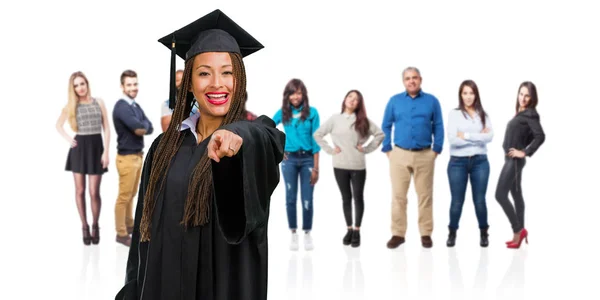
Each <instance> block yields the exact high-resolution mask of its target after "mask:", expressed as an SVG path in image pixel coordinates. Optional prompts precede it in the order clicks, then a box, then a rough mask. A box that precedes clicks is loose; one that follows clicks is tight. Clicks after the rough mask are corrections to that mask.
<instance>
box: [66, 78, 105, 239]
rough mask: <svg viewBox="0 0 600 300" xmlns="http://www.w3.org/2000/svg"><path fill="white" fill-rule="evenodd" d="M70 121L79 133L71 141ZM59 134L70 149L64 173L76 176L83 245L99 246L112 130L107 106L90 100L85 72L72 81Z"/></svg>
mask: <svg viewBox="0 0 600 300" xmlns="http://www.w3.org/2000/svg"><path fill="white" fill-rule="evenodd" d="M67 121H68V122H69V125H70V127H71V129H72V130H73V131H74V132H75V133H76V134H75V136H74V137H70V136H69V135H68V134H67V133H66V132H65V130H64V128H63V127H64V125H65V122H67ZM56 130H58V132H59V133H60V135H62V136H63V138H64V139H65V140H66V141H67V142H68V143H69V144H70V146H71V148H70V149H69V154H68V156H67V164H66V167H65V169H66V170H67V171H71V172H73V178H74V180H75V200H76V203H77V210H78V211H79V218H80V219H81V225H82V229H83V243H84V244H85V245H90V244H91V243H93V244H95V245H96V244H98V243H99V242H100V228H99V226H98V220H99V219H100V207H101V206H102V202H101V200H100V181H101V180H102V175H103V174H104V173H105V172H107V171H108V169H107V167H108V147H109V143H110V127H109V125H108V115H107V114H106V107H105V106H104V102H103V101H102V100H101V99H99V98H94V97H92V96H91V91H90V86H89V81H88V79H87V77H86V76H85V75H84V74H83V73H82V72H75V73H73V74H71V77H70V78H69V98H68V102H67V106H65V108H63V110H62V113H61V114H60V117H59V118H58V121H57V122H56ZM102 133H104V144H103V141H102ZM86 175H87V176H88V182H89V193H90V198H91V199H90V200H91V201H90V202H91V204H92V217H93V221H92V232H91V233H90V226H89V224H88V221H87V213H86V204H85V183H86V180H85V176H86Z"/></svg>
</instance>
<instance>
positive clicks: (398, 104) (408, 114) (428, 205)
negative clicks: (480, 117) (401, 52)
mask: <svg viewBox="0 0 600 300" xmlns="http://www.w3.org/2000/svg"><path fill="white" fill-rule="evenodd" d="M402 81H403V83H404V87H405V88H406V91H404V92H402V93H400V94H397V95H394V96H392V98H391V99H390V100H389V102H388V104H387V106H386V108H385V113H384V116H383V123H382V126H381V129H382V130H383V132H384V133H385V139H384V140H383V147H382V151H383V152H385V153H386V154H387V156H388V158H389V161H390V176H391V180H392V194H393V195H392V226H391V230H392V238H391V239H390V240H389V242H388V243H387V246H388V248H390V249H393V248H396V247H398V246H400V245H401V244H402V243H404V236H405V234H406V206H407V205H406V204H407V193H408V188H409V186H410V179H411V177H412V176H413V175H414V181H415V189H416V191H417V195H418V198H419V231H420V233H421V244H422V245H423V247H425V248H430V247H432V246H433V242H432V241H431V233H432V231H433V174H434V167H435V159H436V157H437V156H438V155H439V154H440V153H441V152H442V147H443V144H444V124H443V119H442V110H441V107H440V102H439V101H438V99H437V98H436V97H435V96H433V95H431V94H427V93H425V92H423V91H422V90H421V81H422V78H421V73H420V72H419V70H418V69H417V68H415V67H409V68H406V69H405V70H404V71H403V72H402ZM392 127H393V128H394V135H393V138H392V134H391V133H392Z"/></svg>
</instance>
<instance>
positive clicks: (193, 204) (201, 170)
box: [140, 53, 246, 242]
mask: <svg viewBox="0 0 600 300" xmlns="http://www.w3.org/2000/svg"><path fill="white" fill-rule="evenodd" d="M229 55H230V57H231V63H232V67H233V76H234V88H233V97H232V100H231V101H232V102H231V104H230V106H229V111H228V112H227V114H226V115H225V118H224V119H223V122H222V123H221V125H225V124H230V123H233V122H236V121H240V120H243V119H244V105H245V103H244V94H245V93H246V70H245V67H244V62H243V60H242V57H241V56H240V55H239V54H237V53H229ZM193 64H194V57H192V58H189V59H188V60H187V61H186V63H185V69H184V72H183V79H182V82H181V85H180V87H179V90H178V92H177V102H176V103H175V110H174V111H173V117H172V119H171V123H170V124H169V128H167V130H166V132H165V133H164V135H163V137H162V139H161V140H160V142H159V143H158V146H157V149H156V152H155V153H154V156H153V157H152V161H153V163H152V170H151V171H150V180H149V182H148V187H147V189H146V193H145V195H144V208H143V212H142V220H141V225H140V234H141V238H140V241H141V242H145V241H149V240H150V232H151V227H152V215H153V212H154V207H155V205H156V197H155V195H157V193H160V192H161V191H162V190H163V188H164V185H165V181H166V175H167V170H169V167H170V163H171V160H172V159H173V157H174V156H175V154H176V153H177V150H179V147H181V144H182V143H183V134H182V132H180V130H179V126H180V124H181V123H182V122H183V121H184V120H185V119H186V118H187V117H188V116H189V115H190V112H191V110H192V106H193V104H194V103H193V102H194V95H193V94H192V93H191V92H186V91H189V90H190V88H191V84H192V70H193ZM198 113H200V114H202V111H199V112H198ZM200 118H202V116H200ZM205 138H207V137H205ZM207 151H208V149H206V150H205V153H204V155H203V156H202V158H200V161H199V163H198V164H197V165H196V167H195V168H194V170H193V173H192V176H191V179H190V182H189V185H188V186H189V188H188V195H187V199H186V201H185V208H184V213H183V220H182V221H181V224H182V225H183V226H185V227H186V228H188V227H193V226H201V225H204V224H206V223H207V222H208V218H209V213H210V203H211V201H212V197H213V191H212V169H211V162H210V159H209V158H208V153H207ZM159 182H160V187H158V183H159ZM157 187H158V190H157Z"/></svg>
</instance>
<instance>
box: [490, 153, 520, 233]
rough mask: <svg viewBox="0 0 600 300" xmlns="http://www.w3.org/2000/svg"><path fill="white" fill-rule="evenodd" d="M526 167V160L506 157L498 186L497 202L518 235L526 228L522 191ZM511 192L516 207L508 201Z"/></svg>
mask: <svg viewBox="0 0 600 300" xmlns="http://www.w3.org/2000/svg"><path fill="white" fill-rule="evenodd" d="M524 167H525V158H512V157H508V156H507V157H505V159H504V166H503V167H502V171H501V172H500V177H499V178H498V185H497V186H496V200H497V201H498V203H499V204H500V206H501V207H502V209H503V210H504V213H505V214H506V217H508V220H509V221H510V224H511V226H512V229H513V232H514V233H518V232H519V231H521V229H523V228H524V227H525V201H524V200H523V193H522V190H521V175H522V173H523V168H524ZM509 192H510V194H511V196H512V198H513V201H514V203H515V205H514V206H513V205H512V203H511V202H510V200H509V199H508V193H509Z"/></svg>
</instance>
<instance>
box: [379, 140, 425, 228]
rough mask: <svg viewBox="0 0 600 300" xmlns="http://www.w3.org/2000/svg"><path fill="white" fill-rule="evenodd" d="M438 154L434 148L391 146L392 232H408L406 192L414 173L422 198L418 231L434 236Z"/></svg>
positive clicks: (419, 194)
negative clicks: (409, 149)
mask: <svg viewBox="0 0 600 300" xmlns="http://www.w3.org/2000/svg"><path fill="white" fill-rule="evenodd" d="M435 157H436V154H435V152H434V151H433V150H432V149H425V150H421V151H408V150H404V149H401V148H398V147H394V148H393V149H392V151H391V154H390V157H389V160H390V177H391V180H392V226H391V229H392V235H395V236H401V237H404V236H405V234H406V223H407V222H406V220H407V217H406V206H407V203H408V199H407V193H408V188H409V186H410V179H411V177H412V175H414V182H415V190H416V192H417V196H418V199H419V202H418V203H419V231H420V233H421V236H431V232H432V231H433V174H434V167H435Z"/></svg>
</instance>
